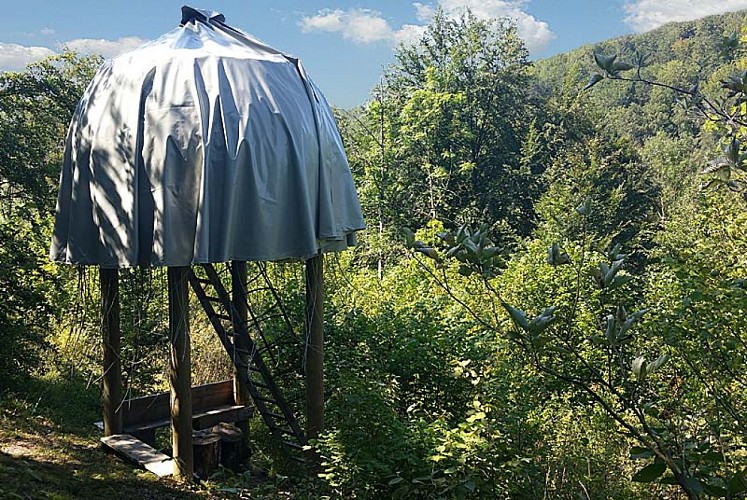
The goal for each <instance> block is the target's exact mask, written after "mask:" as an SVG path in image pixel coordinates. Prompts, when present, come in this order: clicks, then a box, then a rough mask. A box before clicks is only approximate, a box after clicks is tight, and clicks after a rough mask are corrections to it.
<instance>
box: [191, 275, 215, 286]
mask: <svg viewBox="0 0 747 500" xmlns="http://www.w3.org/2000/svg"><path fill="white" fill-rule="evenodd" d="M195 281H197V282H198V283H202V284H203V285H211V284H212V283H213V282H212V281H210V280H209V279H205V278H198V277H197V276H195Z"/></svg>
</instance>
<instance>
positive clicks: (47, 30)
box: [39, 28, 56, 35]
mask: <svg viewBox="0 0 747 500" xmlns="http://www.w3.org/2000/svg"><path fill="white" fill-rule="evenodd" d="M39 33H41V34H42V35H54V34H55V33H56V32H55V30H54V29H52V28H42V29H41V31H39Z"/></svg>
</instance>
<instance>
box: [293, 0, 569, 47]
mask: <svg viewBox="0 0 747 500" xmlns="http://www.w3.org/2000/svg"><path fill="white" fill-rule="evenodd" d="M528 1H529V0H438V4H437V5H440V6H441V8H443V10H444V13H445V14H446V15H447V16H449V17H457V16H459V15H461V14H462V13H464V12H465V11H466V10H467V9H469V10H470V11H472V13H473V14H474V15H475V16H477V17H478V18H480V19H491V18H496V17H509V18H511V19H513V20H515V22H516V25H517V28H518V31H519V36H521V38H522V39H523V40H524V41H525V42H526V44H527V47H528V48H529V50H530V51H532V52H535V51H538V50H542V49H543V48H544V47H545V46H546V45H547V43H548V42H550V40H552V39H553V38H555V34H554V33H553V32H552V31H551V30H550V27H549V26H548V24H547V23H546V22H544V21H539V20H537V19H536V18H535V17H534V16H532V15H531V14H528V13H527V12H526V11H525V7H526V5H527V3H528ZM412 5H413V7H414V8H415V16H416V18H417V19H418V21H420V22H421V23H427V22H428V21H430V19H431V17H432V16H433V12H434V11H435V5H432V4H424V3H420V2H415V3H413V4H412ZM299 25H300V26H301V30H302V31H303V32H304V33H311V32H326V33H339V34H340V35H342V37H343V38H345V39H347V40H351V41H353V42H356V43H376V42H388V43H391V44H397V43H400V42H405V43H408V42H414V41H416V40H418V39H419V38H420V37H421V36H422V35H423V33H424V31H425V26H424V25H422V24H404V25H402V26H400V27H399V28H394V27H392V25H391V24H390V23H389V22H388V21H387V20H386V19H384V17H383V16H382V14H381V13H380V12H378V11H375V10H369V9H350V10H342V9H334V10H331V9H324V10H321V11H319V12H318V13H317V14H316V15H313V16H304V17H303V18H301V21H300V23H299Z"/></svg>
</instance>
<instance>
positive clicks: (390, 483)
mask: <svg viewBox="0 0 747 500" xmlns="http://www.w3.org/2000/svg"><path fill="white" fill-rule="evenodd" d="M404 480H405V479H404V478H403V477H400V476H397V477H395V478H394V479H392V480H391V481H389V486H394V485H395V484H398V483H401V482H402V481H404Z"/></svg>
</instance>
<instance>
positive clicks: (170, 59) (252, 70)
mask: <svg viewBox="0 0 747 500" xmlns="http://www.w3.org/2000/svg"><path fill="white" fill-rule="evenodd" d="M208 17H210V16H209V15H208ZM221 20H222V16H215V17H213V18H212V19H210V20H208V19H207V18H203V19H202V20H194V19H193V20H191V22H186V23H185V25H184V26H182V27H180V28H178V29H176V30H174V31H172V32H170V33H167V34H166V35H164V36H162V37H161V38H159V39H158V40H155V41H153V42H151V43H148V44H146V45H144V46H142V47H140V48H138V49H136V50H135V51H133V52H130V53H127V54H124V55H122V56H119V57H117V58H115V59H113V60H111V61H107V62H106V63H104V65H103V66H102V67H101V68H100V69H99V71H98V73H97V74H96V76H95V77H94V79H93V81H92V82H91V84H90V85H89V87H88V89H87V90H86V92H85V94H84V97H83V99H82V100H81V102H80V104H79V105H78V108H77V110H76V112H75V115H74V117H73V120H72V123H71V125H70V129H69V132H68V136H67V140H66V144H65V156H64V163H63V167H62V175H61V180H60V193H59V198H58V203H57V216H56V220H55V227H54V236H53V240H52V247H51V249H50V257H51V259H52V260H55V261H59V262H67V263H74V264H96V265H101V266H104V267H128V266H134V265H159V266H184V265H189V264H190V263H204V262H226V261H229V260H247V261H253V260H280V259H288V258H304V257H308V256H311V255H314V254H316V253H318V252H319V251H320V250H323V251H329V250H334V251H336V250H342V249H344V248H346V247H347V246H348V245H349V244H354V231H356V230H360V229H362V228H363V227H364V222H363V217H362V215H361V209H360V205H359V202H358V197H357V194H356V191H355V187H354V185H353V180H352V177H351V174H350V168H349V166H348V163H347V159H346V156H345V151H344V149H343V145H342V140H341V138H340V134H339V132H338V129H337V125H336V123H335V120H334V118H333V116H332V112H331V110H330V107H329V105H328V104H327V101H326V100H325V98H324V96H323V95H322V94H321V92H319V90H318V89H317V87H316V86H315V85H314V83H313V82H312V81H311V80H310V79H309V77H308V76H307V75H306V74H305V72H304V69H303V67H302V66H301V64H300V63H299V62H298V61H297V60H295V59H293V58H290V57H287V56H285V55H284V54H282V53H280V52H278V51H277V50H275V49H273V48H271V47H268V46H266V45H265V44H263V43H261V42H259V41H257V40H255V39H253V38H251V37H250V36H248V35H246V34H244V33H241V32H239V31H237V30H235V29H233V28H230V27H228V26H226V25H225V24H223V23H221V22H220V21H221Z"/></svg>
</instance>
